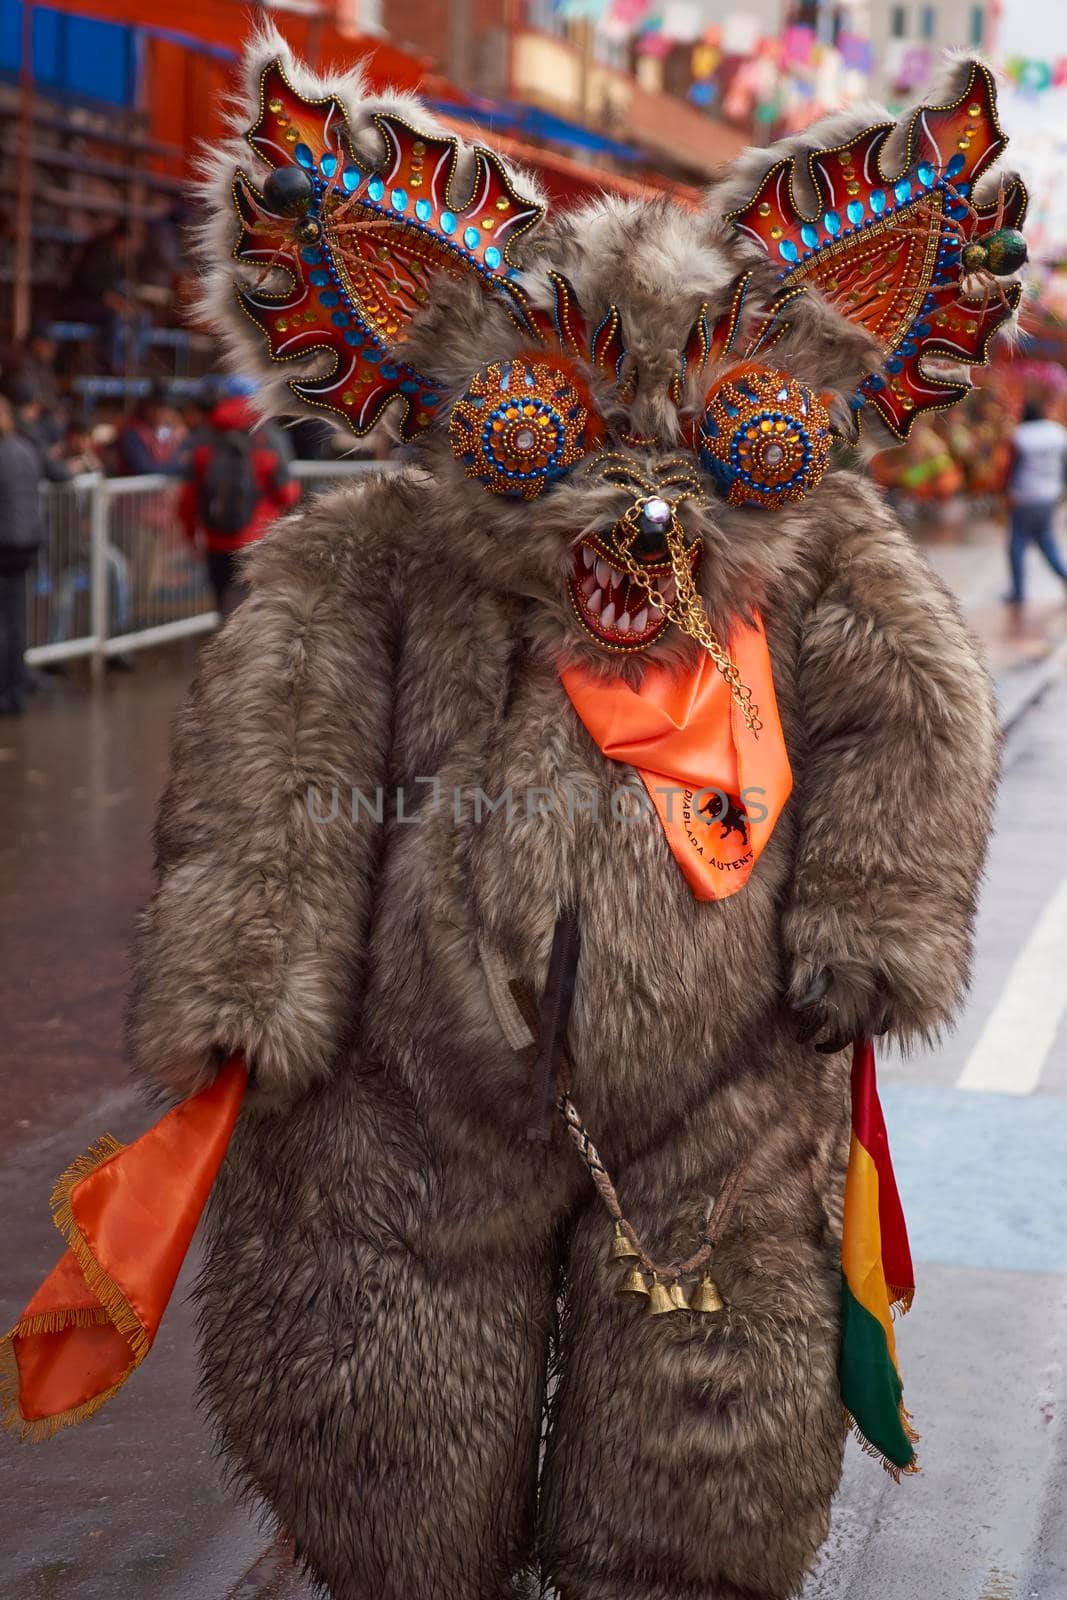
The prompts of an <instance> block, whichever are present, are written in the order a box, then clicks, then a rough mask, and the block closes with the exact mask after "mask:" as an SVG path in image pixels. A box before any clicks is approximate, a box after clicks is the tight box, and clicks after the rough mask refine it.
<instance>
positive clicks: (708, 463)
mask: <svg viewBox="0 0 1067 1600" xmlns="http://www.w3.org/2000/svg"><path fill="white" fill-rule="evenodd" d="M697 445H698V449H699V451H700V459H701V461H702V462H703V464H704V466H705V467H706V469H707V470H708V472H710V473H711V475H712V477H713V478H714V479H715V482H716V484H717V486H718V488H719V492H720V493H721V494H722V496H723V498H724V499H725V500H726V501H727V503H728V504H729V505H732V506H741V505H751V506H781V505H785V504H787V503H788V502H790V501H794V500H802V499H803V498H804V496H805V495H806V494H810V493H811V491H812V490H813V489H815V488H816V487H817V486H818V484H819V483H820V482H821V480H822V476H823V473H824V472H825V471H826V466H827V462H828V461H829V457H830V415H829V412H828V411H827V409H826V407H825V405H824V404H823V402H822V401H821V400H820V399H819V397H818V395H816V394H815V392H814V391H813V390H811V389H809V388H808V387H807V385H806V384H803V383H799V382H798V381H797V379H796V378H791V377H790V376H789V375H788V373H785V372H776V371H774V370H773V369H772V368H770V367H762V366H756V365H754V364H752V365H747V366H743V367H738V368H736V369H735V370H734V371H733V372H731V373H728V374H727V375H726V377H724V378H721V379H720V380H719V382H718V383H716V384H713V385H712V387H711V388H710V389H709V390H708V393H707V396H706V398H705V401H704V414H703V416H702V417H701V419H700V424H699V429H698V439H697Z"/></svg>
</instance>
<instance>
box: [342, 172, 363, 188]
mask: <svg viewBox="0 0 1067 1600" xmlns="http://www.w3.org/2000/svg"><path fill="white" fill-rule="evenodd" d="M341 182H342V183H343V184H344V186H345V188H346V189H347V190H348V192H349V194H351V193H352V190H353V189H358V188H359V186H360V183H361V182H362V177H361V175H360V171H359V168H358V167H346V168H345V170H344V173H343V174H342V177H341Z"/></svg>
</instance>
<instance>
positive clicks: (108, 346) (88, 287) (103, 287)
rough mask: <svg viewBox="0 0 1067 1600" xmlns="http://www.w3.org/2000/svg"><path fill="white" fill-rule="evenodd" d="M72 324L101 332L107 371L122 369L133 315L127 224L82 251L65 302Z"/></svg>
mask: <svg viewBox="0 0 1067 1600" xmlns="http://www.w3.org/2000/svg"><path fill="white" fill-rule="evenodd" d="M62 304H63V309H64V312H65V313H66V316H67V318H68V319H69V320H70V321H71V322H88V323H90V324H91V325H92V326H93V327H95V328H98V329H99V330H100V360H101V361H102V363H103V365H104V369H105V371H107V372H119V371H121V368H122V353H123V332H124V322H125V321H126V319H127V318H129V317H130V316H131V315H133V313H134V311H135V307H134V306H133V304H132V303H131V301H130V298H129V290H128V285H127V282H126V224H125V223H124V222H112V223H108V224H107V226H106V227H104V228H102V229H101V230H100V231H99V232H98V233H94V234H93V235H92V236H91V238H89V239H87V240H86V241H85V243H84V244H83V245H82V247H81V249H80V250H79V251H78V254H77V256H76V257H75V259H74V266H73V267H72V269H71V274H70V281H69V283H68V284H67V286H66V289H65V291H64V293H63V299H62Z"/></svg>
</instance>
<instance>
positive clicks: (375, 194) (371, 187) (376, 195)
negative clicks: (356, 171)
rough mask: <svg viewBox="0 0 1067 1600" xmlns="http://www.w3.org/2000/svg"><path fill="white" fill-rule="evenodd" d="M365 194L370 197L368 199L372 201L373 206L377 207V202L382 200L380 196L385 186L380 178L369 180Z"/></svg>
mask: <svg viewBox="0 0 1067 1600" xmlns="http://www.w3.org/2000/svg"><path fill="white" fill-rule="evenodd" d="M367 193H368V194H369V195H370V197H371V199H372V200H373V201H374V203H375V205H377V203H378V201H379V200H380V199H381V198H382V195H383V194H384V193H385V184H384V183H383V182H382V180H381V178H372V179H371V181H370V182H369V183H368V185H367Z"/></svg>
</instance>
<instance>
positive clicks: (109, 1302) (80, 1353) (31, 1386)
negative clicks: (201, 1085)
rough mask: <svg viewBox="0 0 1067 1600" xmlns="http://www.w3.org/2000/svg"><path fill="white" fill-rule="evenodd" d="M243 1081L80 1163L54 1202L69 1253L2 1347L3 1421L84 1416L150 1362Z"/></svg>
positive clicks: (234, 1065)
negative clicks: (150, 1350) (146, 1358)
mask: <svg viewBox="0 0 1067 1600" xmlns="http://www.w3.org/2000/svg"><path fill="white" fill-rule="evenodd" d="M246 1081H247V1073H246V1071H245V1065H244V1061H243V1059H242V1058H241V1057H239V1056H234V1057H231V1059H230V1060H229V1061H228V1062H227V1063H226V1064H225V1066H224V1067H223V1068H222V1070H221V1071H220V1072H219V1074H218V1076H217V1077H216V1078H215V1080H214V1082H213V1083H211V1084H209V1086H208V1087H207V1088H206V1089H203V1090H201V1092H200V1093H199V1094H196V1095H193V1096H192V1097H191V1098H190V1099H188V1100H184V1101H182V1103H181V1104H180V1105H178V1106H175V1107H174V1109H173V1110H172V1111H168V1112H167V1114H166V1116H164V1117H162V1118H161V1119H160V1121H159V1122H157V1123H156V1124H155V1126H154V1127H152V1128H150V1129H149V1130H148V1132H147V1133H145V1134H142V1136H141V1138H139V1139H137V1140H136V1141H135V1142H134V1143H133V1144H130V1145H126V1146H124V1147H121V1146H120V1147H119V1148H118V1149H117V1150H115V1151H113V1152H112V1153H110V1154H106V1155H104V1156H103V1158H102V1159H99V1160H96V1161H95V1162H94V1161H93V1159H92V1158H91V1157H90V1158H86V1160H85V1161H84V1162H82V1163H78V1164H76V1166H75V1168H74V1169H72V1174H70V1175H68V1176H67V1177H66V1178H64V1179H61V1180H60V1183H59V1185H58V1187H57V1189H56V1193H55V1195H54V1196H53V1207H54V1209H55V1212H56V1217H55V1220H56V1225H57V1227H59V1228H60V1230H61V1231H62V1232H63V1233H64V1235H65V1237H66V1239H67V1243H68V1245H69V1248H68V1250H67V1252H66V1254H65V1255H64V1256H63V1257H62V1259H61V1260H60V1261H59V1264H58V1265H57V1266H56V1267H55V1269H54V1270H53V1271H52V1272H51V1273H50V1274H49V1276H48V1277H47V1278H46V1279H45V1281H44V1283H43V1284H42V1285H41V1287H40V1288H39V1289H38V1291H37V1293H36V1294H35V1295H34V1296H33V1299H32V1300H31V1301H30V1302H29V1304H28V1305H27V1306H26V1308H25V1310H24V1311H23V1313H22V1315H21V1317H20V1318H19V1320H18V1322H17V1323H16V1324H15V1327H14V1328H13V1329H12V1330H11V1332H10V1333H9V1334H8V1336H7V1338H6V1339H4V1340H3V1341H0V1384H3V1386H4V1389H5V1394H4V1399H5V1402H6V1404H5V1413H6V1415H5V1419H4V1420H5V1421H6V1423H7V1424H8V1426H10V1427H13V1428H14V1429H15V1430H16V1431H18V1432H21V1433H23V1434H24V1435H28V1436H30V1437H47V1435H48V1434H50V1433H52V1432H55V1431H56V1429H58V1428H61V1427H63V1426H65V1425H66V1424H68V1423H71V1422H79V1421H81V1420H82V1419H83V1417H86V1416H89V1415H91V1414H92V1412H93V1411H95V1410H96V1409H97V1407H98V1406H100V1405H102V1404H103V1402H104V1401H105V1400H106V1399H108V1398H109V1396H110V1395H111V1394H112V1393H113V1392H114V1390H115V1389H116V1388H118V1387H119V1385H120V1384H122V1383H123V1382H124V1381H125V1380H126V1378H127V1377H128V1376H129V1374H130V1373H131V1372H132V1371H133V1369H134V1367H135V1366H137V1365H139V1363H140V1362H141V1361H143V1360H144V1358H145V1356H146V1355H147V1353H148V1351H149V1349H150V1347H151V1345H152V1341H153V1340H154V1338H155V1336H156V1332H157V1330H158V1328H159V1324H160V1321H161V1320H162V1317H163V1313H164V1311H165V1310H166V1307H167V1302H168V1301H169V1299H170V1296H171V1293H172V1292H173V1289H174V1285H175V1282H176V1281H177V1278H178V1273H179V1272H180V1270H181V1266H182V1262H183V1261H184V1259H185V1256H186V1252H187V1251H188V1249H189V1245H190V1243H191V1242H192V1237H193V1233H194V1232H195V1230H196V1225H197V1222H198V1221H199V1220H200V1215H201V1213H202V1211H203V1209H204V1206H205V1205H206V1203H207V1198H208V1195H209V1194H210V1192H211V1187H212V1184H213V1183H214V1181H215V1177H216V1175H217V1173H218V1170H219V1167H220V1166H221V1164H222V1159H223V1156H224V1155H225V1154H226V1147H227V1145H228V1144H229V1142H230V1136H231V1134H232V1132H233V1128H234V1124H235V1123H236V1121H237V1116H238V1113H239V1112H240V1109H241V1102H242V1099H243V1097H244V1091H245V1084H246Z"/></svg>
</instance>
